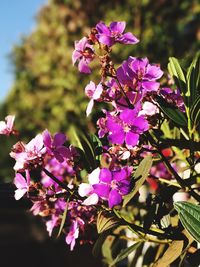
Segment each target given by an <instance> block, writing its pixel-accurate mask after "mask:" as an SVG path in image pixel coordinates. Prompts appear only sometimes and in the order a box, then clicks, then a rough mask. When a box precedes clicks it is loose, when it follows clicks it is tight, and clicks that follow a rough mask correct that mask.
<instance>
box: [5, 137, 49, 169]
mask: <svg viewBox="0 0 200 267" xmlns="http://www.w3.org/2000/svg"><path fill="white" fill-rule="evenodd" d="M45 153H46V148H45V147H44V143H43V136H42V135H41V134H38V135H37V136H36V137H35V138H33V139H32V140H31V141H30V142H29V143H28V144H24V143H22V142H18V143H17V144H15V145H14V146H13V148H12V152H11V153H10V156H11V157H12V158H14V159H15V160H16V163H15V166H14V170H15V171H23V170H24V169H32V168H36V167H38V166H41V165H42V164H43V156H44V154H45Z"/></svg>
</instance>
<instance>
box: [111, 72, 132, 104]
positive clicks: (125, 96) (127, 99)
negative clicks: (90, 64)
mask: <svg viewBox="0 0 200 267" xmlns="http://www.w3.org/2000/svg"><path fill="white" fill-rule="evenodd" d="M115 73H116V71H115ZM111 77H112V78H114V79H115V80H116V82H117V84H118V86H119V89H120V90H121V92H122V94H123V96H124V98H125V100H126V102H127V104H128V106H129V108H131V109H133V108H134V105H133V104H131V102H130V100H129V98H128V96H127V94H126V93H125V91H124V89H123V87H122V85H121V83H120V81H119V79H118V78H117V76H116V75H115V76H111Z"/></svg>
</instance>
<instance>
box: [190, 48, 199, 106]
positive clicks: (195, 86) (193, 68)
mask: <svg viewBox="0 0 200 267" xmlns="http://www.w3.org/2000/svg"><path fill="white" fill-rule="evenodd" d="M199 86H200V52H198V53H197V55H196V56H195V58H194V60H193V61H192V63H191V65H190V67H189V68H188V71H187V91H188V93H187V94H188V95H189V96H190V97H189V106H190V107H191V106H192V105H193V103H194V102H195V100H196V97H197V96H198V94H200V91H199V90H200V88H199Z"/></svg>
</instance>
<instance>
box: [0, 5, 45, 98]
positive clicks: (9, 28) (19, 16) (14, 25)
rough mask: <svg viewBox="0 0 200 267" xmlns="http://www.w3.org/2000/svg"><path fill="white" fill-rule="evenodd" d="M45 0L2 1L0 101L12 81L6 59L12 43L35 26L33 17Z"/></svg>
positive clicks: (8, 63)
mask: <svg viewBox="0 0 200 267" xmlns="http://www.w3.org/2000/svg"><path fill="white" fill-rule="evenodd" d="M46 3H47V0H12V1H8V0H7V1H2V2H1V7H0V102H2V100H3V99H5V97H6V95H7V93H8V91H9V89H10V88H11V85H12V83H13V79H14V77H13V74H12V66H11V64H10V61H9V59H8V54H9V53H10V52H11V50H12V47H13V45H14V44H17V43H19V41H20V38H21V36H22V35H25V34H28V33H30V32H31V31H32V30H33V29H34V26H35V20H34V17H35V15H36V14H37V12H38V10H39V9H40V7H41V6H42V5H44V4H46Z"/></svg>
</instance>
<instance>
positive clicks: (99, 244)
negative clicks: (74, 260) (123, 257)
mask: <svg viewBox="0 0 200 267" xmlns="http://www.w3.org/2000/svg"><path fill="white" fill-rule="evenodd" d="M109 234H110V229H109V230H107V231H105V232H103V233H102V234H101V235H100V236H99V238H98V239H97V241H96V242H95V244H94V246H93V249H92V254H93V255H94V257H96V258H97V257H98V256H99V255H100V253H101V250H102V245H103V243H104V242H105V240H106V238H107V236H108V235H109Z"/></svg>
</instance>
